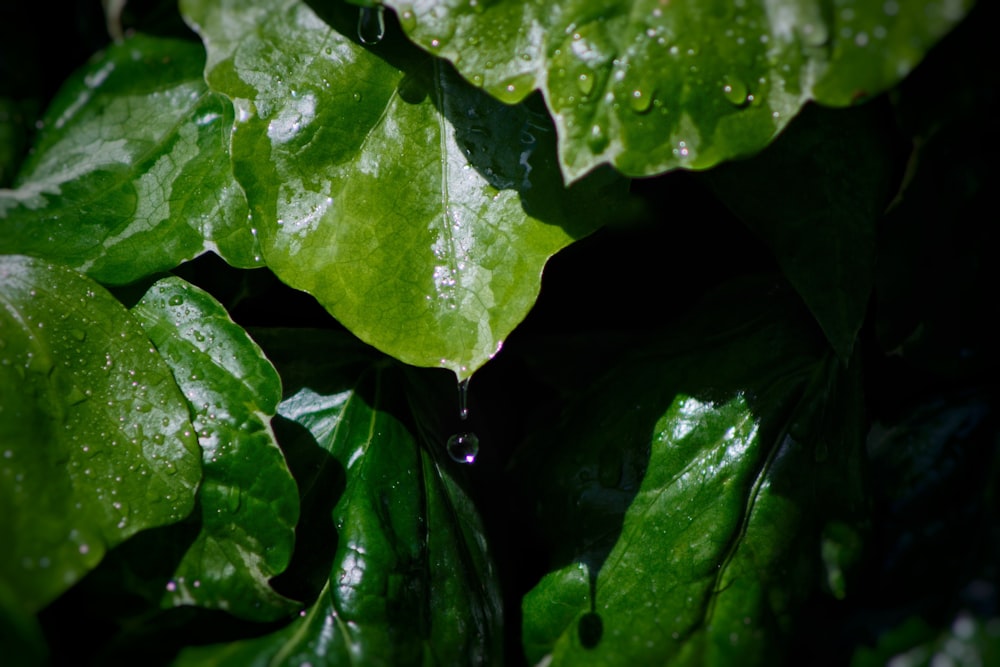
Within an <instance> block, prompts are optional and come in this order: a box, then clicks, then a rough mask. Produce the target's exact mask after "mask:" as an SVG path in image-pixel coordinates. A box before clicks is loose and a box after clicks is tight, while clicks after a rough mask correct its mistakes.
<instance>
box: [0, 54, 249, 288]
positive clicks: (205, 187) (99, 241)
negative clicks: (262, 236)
mask: <svg viewBox="0 0 1000 667" xmlns="http://www.w3.org/2000/svg"><path fill="white" fill-rule="evenodd" d="M203 64H204V51H203V49H202V48H200V47H199V46H198V45H197V44H192V43H190V42H184V41H179V40H168V39H155V38H152V37H143V36H136V37H133V38H131V39H129V40H128V41H126V42H125V43H123V44H119V45H114V46H111V47H109V48H108V50H107V51H106V52H104V53H103V54H101V55H100V56H98V57H96V58H95V59H94V60H93V61H92V62H91V63H89V64H88V65H87V66H86V67H84V68H83V69H82V70H81V71H80V72H78V73H77V74H75V75H74V76H73V77H71V78H70V79H69V80H68V81H67V82H66V83H65V84H64V86H63V87H62V89H61V90H60V92H59V94H58V96H57V97H56V99H55V100H54V101H53V103H52V105H51V106H50V107H49V109H48V111H47V112H46V114H45V116H44V119H43V122H44V126H43V130H42V131H41V132H40V133H39V136H38V139H37V142H36V144H35V147H34V152H33V153H32V155H31V156H30V158H29V159H28V160H26V162H25V164H24V165H23V166H22V169H21V172H20V174H19V175H18V178H17V181H16V184H15V185H16V188H15V189H13V190H0V251H4V252H17V253H23V254H29V255H34V256H40V257H44V258H46V259H51V260H58V261H60V262H63V263H66V264H69V265H70V266H72V267H74V268H77V269H79V270H82V271H86V272H87V273H88V274H89V275H90V276H91V277H93V278H95V279H97V280H100V281H102V282H105V283H118V284H120V283H127V282H131V281H134V280H136V279H138V278H141V277H143V276H147V275H149V274H152V273H155V272H157V271H162V270H165V269H171V268H173V267H175V266H177V265H178V264H179V263H181V262H182V261H184V260H188V259H191V258H192V257H195V256H197V255H199V254H201V253H203V252H205V251H206V250H213V251H216V252H218V253H219V254H220V255H222V257H223V258H225V259H226V260H227V261H229V262H231V263H233V264H235V265H237V266H242V267H250V266H258V265H259V264H260V261H259V259H257V258H255V254H256V253H257V252H258V251H257V249H256V247H255V239H254V237H253V234H252V233H251V226H250V225H249V224H248V222H247V205H246V199H245V197H244V195H243V192H242V191H241V190H240V188H239V186H238V185H237V184H236V182H235V180H234V179H233V175H232V172H231V171H230V169H229V168H228V166H227V165H228V143H229V132H230V128H231V127H232V118H233V111H232V105H231V104H230V103H229V101H228V100H226V98H225V97H223V96H222V95H218V94H216V93H212V92H210V91H209V90H208V89H207V87H206V86H205V83H204V80H203V77H202V67H203Z"/></svg>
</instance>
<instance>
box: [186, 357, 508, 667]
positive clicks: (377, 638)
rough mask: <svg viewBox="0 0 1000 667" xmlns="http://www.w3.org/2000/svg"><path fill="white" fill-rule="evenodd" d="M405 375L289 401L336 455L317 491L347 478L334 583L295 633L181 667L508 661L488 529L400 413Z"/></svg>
mask: <svg viewBox="0 0 1000 667" xmlns="http://www.w3.org/2000/svg"><path fill="white" fill-rule="evenodd" d="M290 343H291V341H289V342H286V343H285V344H284V345H283V346H282V347H285V348H286V349H289V348H288V346H289V344H290ZM296 356H297V355H296ZM348 362H349V363H354V360H353V359H350V358H349V359H348ZM399 377H400V376H399V374H398V373H397V372H396V371H394V370H392V369H391V368H386V367H382V368H374V369H371V370H370V371H368V372H365V373H363V374H362V375H361V376H355V378H354V384H353V385H352V386H350V387H348V388H344V389H342V390H341V391H337V392H330V393H327V392H322V393H321V392H318V391H317V390H316V389H314V388H312V387H315V386H316V385H317V383H318V385H319V386H322V385H323V379H322V377H321V376H320V375H318V374H316V375H315V379H316V382H311V383H309V384H308V385H307V386H303V387H302V388H300V389H299V390H298V391H296V392H295V393H294V394H293V395H291V396H289V397H288V398H286V399H285V400H284V401H282V403H281V405H280V406H279V410H278V411H279V414H281V415H282V416H283V417H284V418H285V419H287V420H290V421H292V422H295V423H297V424H298V425H300V426H303V427H305V428H306V429H308V431H309V433H310V434H311V435H312V437H313V438H314V439H315V442H316V444H317V445H318V446H320V447H322V448H323V449H324V450H326V451H327V452H328V453H329V455H330V457H332V460H331V461H330V462H329V463H327V464H326V466H325V470H318V471H317V472H316V474H317V476H318V478H317V482H316V483H317V484H321V483H323V481H324V480H326V481H327V483H329V480H331V479H335V478H336V477H339V474H338V471H340V472H342V474H343V479H344V480H345V481H344V486H343V491H342V493H341V495H340V497H339V499H338V501H337V504H336V507H335V508H334V510H333V514H332V521H333V524H334V526H335V529H336V532H337V542H336V550H335V553H334V556H333V564H332V571H331V572H330V574H329V579H328V581H327V582H326V584H325V586H324V588H323V590H322V591H321V592H320V594H319V598H318V599H317V600H316V602H315V603H314V604H313V605H312V607H310V608H309V609H308V610H306V611H303V612H302V614H301V618H299V619H296V620H295V622H294V623H292V624H291V625H289V626H287V627H286V628H284V629H282V630H279V631H278V632H276V633H273V634H270V635H265V636H263V637H260V638H258V639H254V640H248V641H243V642H238V643H235V644H229V645H218V646H211V647H205V648H203V649H191V650H187V651H185V652H184V653H183V654H182V655H181V657H180V659H179V661H178V663H177V664H179V665H202V664H212V665H274V666H277V665H300V664H302V663H303V662H308V663H311V664H314V665H317V664H326V665H353V664H391V665H411V664H412V665H454V664H475V665H487V664H499V663H500V650H501V649H500V642H501V639H502V637H501V631H500V628H501V626H500V623H501V609H500V601H499V593H498V588H497V580H496V574H495V573H494V571H493V569H492V564H491V563H490V560H489V558H488V556H487V555H486V551H485V542H484V537H483V534H482V528H481V527H480V525H479V520H478V517H477V516H476V514H475V510H474V509H473V508H472V505H471V503H470V502H469V501H468V500H467V499H466V498H465V496H464V493H463V492H462V491H461V490H460V489H459V488H458V487H457V486H456V485H455V484H454V483H453V482H452V481H451V479H450V472H449V471H448V470H445V469H442V467H441V465H440V464H439V463H438V462H437V460H436V458H437V457H434V456H432V455H431V454H430V453H429V452H428V451H427V450H426V449H425V448H424V447H422V446H421V444H419V443H418V441H417V440H416V439H415V438H414V436H413V435H412V433H411V431H410V430H409V428H408V427H407V426H406V425H405V424H404V423H403V422H402V421H400V419H399V418H398V417H397V416H394V413H396V412H397V411H398V410H399V409H400V408H403V407H404V404H402V403H401V401H400V393H399V390H400V384H399ZM434 445H435V446H438V447H440V446H441V445H440V443H434Z"/></svg>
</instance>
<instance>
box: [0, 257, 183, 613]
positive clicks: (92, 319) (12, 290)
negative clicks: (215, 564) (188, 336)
mask: <svg viewBox="0 0 1000 667" xmlns="http://www.w3.org/2000/svg"><path fill="white" fill-rule="evenodd" d="M0 307H2V308H0V443H2V444H0V450H2V457H3V458H2V459H0V479H2V480H3V483H2V484H0V515H2V516H3V517H4V520H3V521H2V522H0V542H2V543H3V544H4V545H5V547H4V549H3V550H0V576H2V577H3V579H4V580H5V581H6V582H7V585H8V586H9V587H10V588H11V590H12V591H13V592H14V594H15V595H16V596H17V599H18V600H19V601H20V603H21V604H22V605H23V607H24V608H25V609H26V610H29V611H36V610H38V609H39V608H41V607H42V606H44V605H45V604H46V603H48V602H50V601H51V600H52V599H53V598H55V597H56V596H58V595H59V594H61V593H62V592H63V591H65V590H66V589H67V588H69V586H70V585H71V584H73V583H74V582H75V581H76V580H77V579H79V578H80V577H81V576H82V575H83V574H85V573H86V572H87V571H89V570H91V569H92V568H93V567H94V566H95V565H96V564H97V563H99V562H100V560H101V558H102V557H103V555H104V552H105V550H106V549H107V548H109V547H112V546H115V545H117V544H119V543H120V542H122V541H123V540H125V539H126V538H127V537H129V536H130V535H133V534H135V533H136V532H138V531H140V530H143V529H145V528H150V527H153V526H160V525H165V524H169V523H173V522H176V521H178V520H180V519H182V518H183V517H185V516H186V515H187V514H188V513H189V512H190V511H191V509H192V507H193V505H194V494H195V489H196V487H197V485H198V481H199V479H200V474H201V464H200V456H199V453H198V445H197V441H196V439H195V436H194V433H193V429H192V427H191V422H190V419H189V416H188V409H187V404H186V403H185V402H184V398H183V397H182V396H181V393H180V390H179V389H178V388H177V385H176V384H175V383H174V379H173V377H172V375H171V373H170V370H169V369H168V368H167V366H166V365H165V364H164V363H163V360H162V359H161V358H160V356H159V355H158V354H157V352H156V349H155V348H154V347H153V345H152V344H151V343H150V341H149V339H148V338H147V337H146V335H145V333H143V331H142V329H141V328H140V327H139V325H138V324H137V323H136V322H135V321H134V320H132V318H131V317H129V315H128V313H127V312H126V311H125V309H124V308H122V306H121V304H119V303H118V302H117V301H116V300H115V299H114V298H113V297H112V296H111V295H109V294H108V293H107V292H106V291H104V290H103V289H102V288H101V287H100V286H98V285H97V284H96V283H94V282H92V281H91V280H89V279H88V278H86V277H84V276H82V275H80V274H78V273H76V272H74V271H71V270H69V269H67V268H63V267H59V266H52V265H46V264H44V263H42V262H40V261H38V260H35V259H30V258H26V257H20V256H4V257H0Z"/></svg>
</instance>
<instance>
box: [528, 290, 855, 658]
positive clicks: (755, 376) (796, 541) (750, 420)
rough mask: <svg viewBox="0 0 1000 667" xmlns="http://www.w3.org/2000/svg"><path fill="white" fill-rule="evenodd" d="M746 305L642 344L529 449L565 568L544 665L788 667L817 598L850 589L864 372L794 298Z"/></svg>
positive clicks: (532, 623)
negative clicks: (850, 364) (821, 338)
mask: <svg viewBox="0 0 1000 667" xmlns="http://www.w3.org/2000/svg"><path fill="white" fill-rule="evenodd" d="M746 297H747V299H748V304H745V305H743V306H742V308H744V309H745V312H744V313H743V315H744V317H733V316H732V315H733V314H734V312H731V313H725V312H724V311H723V312H722V316H721V317H720V316H719V313H720V311H719V310H718V308H719V306H722V305H723V304H722V303H721V302H717V303H715V304H714V306H715V307H714V308H712V307H708V310H709V312H712V313H713V315H712V317H717V318H718V320H717V321H716V326H713V327H709V328H707V329H706V328H704V327H703V326H696V327H693V328H691V327H688V328H686V329H684V330H682V332H681V333H680V334H674V335H672V336H669V337H668V338H667V339H661V340H659V341H653V342H648V343H646V344H643V345H636V346H633V350H632V352H631V353H630V355H629V356H630V359H628V360H627V361H626V362H625V363H622V364H619V365H618V366H617V367H615V368H614V369H613V370H612V371H611V372H609V373H608V374H606V375H605V376H603V377H601V378H600V379H596V378H595V379H592V380H591V381H589V382H586V383H584V384H582V385H581V386H582V387H583V389H577V390H576V392H575V394H570V396H575V398H573V400H571V401H570V403H569V404H568V406H567V410H566V412H565V413H564V414H563V415H562V416H561V418H560V419H559V420H558V422H557V423H556V424H554V425H553V426H552V427H551V428H550V429H546V430H545V431H543V432H539V433H538V434H537V435H536V436H535V437H533V438H531V440H530V441H529V442H528V443H526V446H525V450H526V451H528V452H531V454H529V455H527V456H525V457H522V459H521V461H520V462H519V465H518V468H517V470H518V473H519V476H521V477H522V478H523V479H526V483H527V484H528V485H529V488H531V487H535V488H538V489H539V490H538V491H537V492H536V495H535V496H534V497H533V498H529V500H528V501H529V503H531V504H532V506H535V507H537V508H538V511H539V518H540V521H541V525H540V528H541V530H542V531H543V535H544V538H543V539H544V541H545V543H546V547H547V551H548V552H549V553H550V558H551V560H552V567H551V570H550V572H549V573H548V574H547V575H546V576H545V577H543V578H542V580H541V581H540V582H539V583H538V585H537V586H536V587H535V588H534V589H533V590H532V591H530V592H529V594H528V595H527V596H526V597H525V600H524V604H523V609H524V645H525V652H526V655H527V657H528V659H529V661H530V662H531V663H533V664H534V663H547V664H552V665H587V664H597V665H636V664H670V665H716V664H718V665H728V664H741V665H768V664H777V663H779V662H780V659H781V658H782V656H783V648H782V647H784V646H786V645H787V643H788V640H789V638H790V637H791V636H793V632H794V628H795V613H796V611H797V610H798V608H799V606H800V605H801V604H802V602H803V600H804V599H805V598H806V597H807V596H809V595H810V594H812V593H813V592H814V591H816V590H817V589H818V588H819V587H820V586H821V585H823V586H826V587H827V588H828V589H829V590H830V591H831V592H832V593H834V594H835V595H838V596H843V595H845V594H846V592H848V591H849V590H850V588H851V580H850V572H851V567H852V563H853V559H854V558H855V557H856V552H857V550H856V549H855V548H854V546H855V545H856V544H857V543H858V542H859V538H858V536H857V535H858V534H857V532H856V530H855V528H854V527H853V524H852V519H853V517H854V515H855V513H856V512H858V511H859V510H860V509H861V506H860V505H859V501H860V498H861V495H860V489H859V487H858V482H857V481H851V482H848V483H845V480H857V479H858V469H857V457H858V454H859V449H860V446H861V437H860V435H861V431H860V414H859V410H858V406H857V396H858V393H857V392H858V386H857V377H858V376H857V375H853V376H849V377H846V376H843V373H844V371H842V370H841V366H840V364H839V363H837V362H833V361H832V360H831V361H830V362H828V363H824V362H823V361H822V357H821V356H819V355H818V354H817V348H816V347H815V342H816V341H815V340H814V338H813V335H810V333H809V332H808V327H806V328H803V326H804V324H805V323H804V322H801V320H800V319H799V316H797V315H796V316H794V317H791V318H790V317H789V315H788V313H795V309H794V307H791V308H790V307H789V304H788V302H787V301H786V300H785V298H787V297H783V298H781V299H777V300H775V299H770V298H767V299H762V298H760V297H759V296H758V297H757V298H754V297H752V295H746ZM738 308H740V307H739V306H737V307H736V308H734V311H737V309H738ZM755 311H756V312H755ZM746 314H749V315H750V317H749V318H746V317H745V316H746ZM820 354H821V353H820ZM595 387H596V388H597V389H594V388H595ZM832 406H836V407H835V408H834V407H832ZM824 409H830V410H831V412H830V413H827V412H824ZM834 415H835V416H834ZM542 443H544V445H545V448H544V449H543V448H542V446H541V445H542ZM848 473H850V474H851V475H852V476H848ZM543 480H545V484H544V485H543V484H542V481H543ZM821 553H826V554H828V557H827V559H826V560H825V561H824V560H822V559H821V558H820V554H821Z"/></svg>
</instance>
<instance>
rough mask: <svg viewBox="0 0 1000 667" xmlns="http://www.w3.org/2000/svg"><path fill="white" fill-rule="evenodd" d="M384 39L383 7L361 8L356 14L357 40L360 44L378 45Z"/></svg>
mask: <svg viewBox="0 0 1000 667" xmlns="http://www.w3.org/2000/svg"><path fill="white" fill-rule="evenodd" d="M383 37H385V7H383V6H382V5H375V6H374V7H362V8H361V11H360V12H359V13H358V39H360V40H361V43H362V44H378V43H379V42H381V41H382V38H383Z"/></svg>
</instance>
